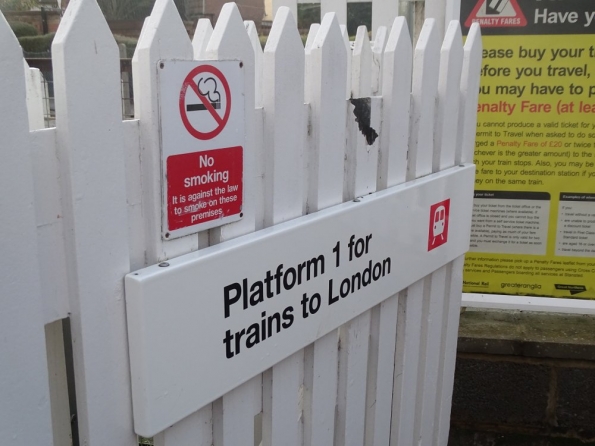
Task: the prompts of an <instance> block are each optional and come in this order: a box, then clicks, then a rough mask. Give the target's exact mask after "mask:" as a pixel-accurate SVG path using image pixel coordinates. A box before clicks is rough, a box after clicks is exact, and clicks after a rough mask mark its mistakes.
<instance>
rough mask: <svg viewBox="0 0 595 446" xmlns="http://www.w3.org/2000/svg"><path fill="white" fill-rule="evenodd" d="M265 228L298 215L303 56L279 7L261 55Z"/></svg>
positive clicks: (287, 13)
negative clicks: (262, 56) (262, 55)
mask: <svg viewBox="0 0 595 446" xmlns="http://www.w3.org/2000/svg"><path fill="white" fill-rule="evenodd" d="M263 80H264V84H265V85H266V86H267V88H266V89H265V90H264V109H265V130H264V133H265V135H266V140H265V141H266V144H265V147H266V149H265V150H266V154H265V157H264V158H265V162H266V164H265V172H266V173H265V206H264V207H265V225H266V226H271V225H273V224H276V223H280V222H282V221H287V220H290V219H292V218H295V217H298V216H300V215H302V201H303V199H302V190H303V187H304V186H303V172H302V171H301V169H296V166H301V165H302V164H303V162H304V161H303V147H304V142H303V136H304V134H303V127H304V125H303V117H304V116H303V106H302V104H303V97H304V51H303V48H302V43H301V39H300V36H299V33H298V32H297V27H296V23H295V20H294V18H293V16H292V15H291V13H290V11H289V8H281V9H280V10H279V12H278V13H277V16H276V18H275V22H274V23H273V27H272V29H271V33H270V34H269V38H268V41H267V45H266V47H265V52H264V79H263Z"/></svg>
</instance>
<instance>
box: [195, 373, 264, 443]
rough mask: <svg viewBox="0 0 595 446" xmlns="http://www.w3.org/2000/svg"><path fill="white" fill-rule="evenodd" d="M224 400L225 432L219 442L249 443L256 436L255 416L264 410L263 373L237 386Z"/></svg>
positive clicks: (223, 426)
mask: <svg viewBox="0 0 595 446" xmlns="http://www.w3.org/2000/svg"><path fill="white" fill-rule="evenodd" d="M222 400H223V401H222V409H223V417H222V423H223V424H222V430H223V432H222V443H218V444H224V445H225V446H244V445H246V444H249V443H250V442H251V439H252V438H254V417H255V416H256V415H257V414H258V413H260V412H261V411H262V375H258V376H256V377H254V378H252V379H251V380H250V381H248V382H247V383H245V384H243V385H241V386H239V387H237V388H235V389H234V390H232V391H231V392H229V393H227V394H226V395H225V396H224V397H223V399H222ZM189 444H193V443H189ZM215 444H217V443H215Z"/></svg>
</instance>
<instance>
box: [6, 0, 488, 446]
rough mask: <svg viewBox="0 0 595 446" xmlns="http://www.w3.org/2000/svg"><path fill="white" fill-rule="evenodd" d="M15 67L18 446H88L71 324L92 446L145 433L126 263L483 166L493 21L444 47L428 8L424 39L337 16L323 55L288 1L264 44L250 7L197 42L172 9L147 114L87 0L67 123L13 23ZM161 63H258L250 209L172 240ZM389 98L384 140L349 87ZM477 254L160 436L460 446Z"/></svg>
mask: <svg viewBox="0 0 595 446" xmlns="http://www.w3.org/2000/svg"><path fill="white" fill-rule="evenodd" d="M0 59H1V60H2V64H0V135H1V143H0V150H1V154H2V161H1V162H0V228H1V234H2V238H1V240H0V246H1V251H0V252H1V254H2V255H1V256H0V444H2V445H26V446H31V445H52V444H53V445H55V446H58V445H60V446H62V445H67V444H70V440H69V436H70V435H71V430H70V412H69V407H68V392H67V389H66V387H67V386H66V383H67V380H66V371H65V370H66V367H65V365H64V357H65V350H64V344H63V341H62V333H61V326H60V325H59V323H58V324H56V321H60V320H61V319H63V318H66V317H69V319H70V328H71V335H72V346H71V348H72V358H73V365H74V383H75V394H76V407H77V420H76V421H77V423H78V435H79V444H80V445H89V446H95V445H110V446H120V445H122V446H132V445H134V444H136V443H137V438H136V435H135V433H134V426H133V417H132V409H133V408H132V399H131V378H130V376H131V373H130V366H129V352H128V342H127V327H126V308H125V299H124V287H123V278H124V275H125V274H127V273H129V272H130V271H134V270H137V269H139V268H143V267H145V266H147V265H152V264H155V263H158V262H161V261H164V260H166V259H170V258H173V257H176V256H180V255H182V254H186V253H189V252H192V251H196V250H198V249H201V248H203V247H206V246H209V245H213V244H217V243H222V242H225V241H226V240H230V239H232V238H235V237H238V236H241V235H244V234H248V233H251V232H254V231H256V230H259V229H261V228H264V227H267V226H271V225H275V224H278V223H280V222H283V221H287V220H289V219H294V218H297V217H300V216H302V215H304V214H305V213H314V212H317V211H319V210H322V209H324V208H328V207H330V206H333V205H336V204H339V203H341V202H343V201H346V200H351V199H353V198H355V197H358V196H362V195H365V194H368V193H372V192H375V191H377V190H382V189H386V188H390V187H393V186H396V185H399V184H403V183H406V182H409V181H411V180H414V179H416V178H419V177H422V176H427V175H431V174H432V173H434V172H438V171H443V170H447V169H450V168H452V167H453V166H457V165H460V164H465V163H471V162H472V159H473V148H474V134H475V123H476V121H475V119H476V118H475V113H476V103H477V95H478V86H479V66H480V65H479V64H480V60H481V40H480V33H479V28H477V27H476V25H474V27H473V28H472V29H471V32H470V34H469V36H468V38H467V41H466V43H465V46H464V47H463V41H462V36H461V31H460V27H459V25H458V23H456V22H451V23H450V25H449V26H448V29H447V32H446V35H445V38H444V41H443V42H442V38H441V36H440V35H439V33H438V32H437V30H436V24H435V23H434V21H433V20H431V19H430V20H427V21H426V23H425V24H424V26H423V29H422V31H421V34H420V36H419V40H418V43H417V47H416V48H415V49H414V50H413V49H412V45H411V41H410V37H409V32H408V30H407V25H406V22H405V20H404V19H403V18H401V17H397V18H396V19H395V21H394V24H393V25H392V27H391V30H390V34H388V33H387V31H386V29H382V28H381V29H379V30H378V32H377V34H376V39H375V41H374V42H372V43H371V42H369V40H368V35H367V32H366V30H365V29H363V28H360V30H359V31H358V35H357V39H356V41H355V45H354V49H353V50H351V49H350V47H349V43H348V40H347V36H346V34H345V31H344V29H343V30H341V28H340V26H339V23H338V21H337V19H336V17H335V15H334V14H333V13H329V14H327V15H325V16H324V18H323V20H322V23H321V24H320V25H313V26H312V28H311V30H310V34H309V36H308V40H307V43H306V48H305V49H304V48H303V46H302V44H301V41H300V36H299V34H298V32H297V28H296V24H295V19H294V17H293V16H292V15H291V13H290V12H289V9H287V8H281V9H280V10H279V12H278V14H277V16H276V18H275V21H274V24H273V28H272V30H271V33H270V36H269V39H268V42H267V45H266V48H265V49H264V52H263V51H262V49H261V47H260V45H259V42H258V39H257V35H256V31H255V27H254V24H253V23H244V22H243V21H242V18H241V17H240V15H239V12H238V9H237V7H236V6H235V4H233V3H228V4H226V5H225V6H224V7H223V9H222V11H221V15H220V18H219V21H218V22H217V24H216V27H215V28H214V29H213V28H212V27H211V25H210V23H209V22H208V21H203V20H201V21H200V22H199V23H198V27H197V30H196V33H195V36H194V39H193V40H192V42H191V41H190V39H189V38H188V35H187V33H186V30H185V28H184V26H183V24H182V21H181V20H180V18H179V16H178V13H177V10H176V8H175V6H174V4H173V2H172V1H171V0H157V3H156V6H155V8H154V10H153V13H152V15H151V16H150V17H149V18H147V20H146V21H145V24H144V27H143V30H142V34H141V38H140V41H139V44H138V47H137V50H136V53H135V55H134V59H133V70H134V71H133V77H134V91H135V116H136V119H134V120H129V121H122V119H121V103H120V71H119V60H118V48H117V46H116V44H115V42H114V40H113V38H112V35H111V33H110V31H109V28H108V27H107V24H106V22H105V20H104V18H103V16H102V14H101V12H100V10H99V8H98V6H97V4H96V3H95V1H94V0H73V1H71V3H70V5H69V7H68V9H67V11H66V13H65V16H64V18H63V20H62V23H61V25H60V29H59V31H58V33H57V35H56V38H55V41H54V44H53V70H54V82H55V83H54V85H55V101H56V127H55V128H49V129H42V127H43V114H42V113H43V110H42V106H41V96H42V95H41V92H40V89H39V87H38V86H39V78H38V73H37V74H36V73H30V72H29V70H28V68H27V67H26V69H25V70H24V69H23V57H22V53H21V49H20V47H19V45H18V42H17V40H16V39H15V38H14V36H13V34H12V31H11V30H10V28H9V26H8V24H7V22H6V21H5V19H4V17H3V16H1V15H0ZM163 59H182V60H193V59H208V60H224V59H239V60H242V61H243V63H244V67H245V73H246V76H245V85H244V91H245V118H246V127H245V128H246V140H245V152H244V153H245V158H246V159H245V162H246V169H247V175H246V176H245V182H244V188H245V198H244V211H243V212H244V218H243V219H242V220H241V221H239V222H237V223H233V224H230V225H227V226H224V227H221V228H217V229H213V230H209V231H208V232H203V233H199V234H198V235H193V236H186V237H183V238H180V239H176V240H171V241H164V240H162V238H161V185H160V180H161V171H160V169H161V165H160V162H161V160H160V147H159V141H160V135H159V116H158V102H157V101H158V96H157V89H158V88H157V70H156V67H157V64H158V62H159V61H160V60H163ZM25 73H26V74H27V75H26V76H25ZM370 96H372V98H371V111H372V116H371V127H373V128H374V129H378V135H379V137H378V138H377V139H376V140H375V142H374V143H373V144H372V145H367V144H366V142H365V138H364V137H363V136H362V135H361V133H360V132H359V130H358V128H357V123H356V122H355V119H354V117H353V113H352V112H353V105H351V103H350V102H349V100H348V98H349V97H354V98H357V97H370ZM471 192H472V191H461V194H463V195H465V194H467V195H469V196H471ZM469 200H470V199H469ZM370 218H373V216H371V217H370ZM463 248H464V247H462V248H461V249H463ZM404 255H406V253H404ZM462 264H463V259H462V257H460V258H458V259H456V260H454V261H452V262H450V263H448V264H445V265H444V266H443V267H441V268H440V269H438V270H437V271H435V272H433V273H432V274H430V275H429V276H427V277H426V278H424V279H422V280H420V281H417V282H415V283H412V284H411V286H409V288H407V289H404V290H402V291H400V292H398V293H396V294H395V295H394V296H393V297H391V298H389V299H387V300H386V301H384V302H382V303H381V304H380V305H378V306H376V307H375V308H373V309H371V310H369V311H366V312H365V313H363V314H361V315H360V316H358V317H356V318H355V319H353V320H352V321H351V322H349V323H347V324H346V325H344V326H342V327H340V328H339V329H338V330H337V331H333V332H331V333H330V334H328V335H326V336H323V337H322V338H320V339H318V340H317V341H316V342H315V343H314V344H312V345H310V346H309V347H306V348H305V349H303V350H302V351H299V352H297V353H295V354H293V355H291V356H290V357H289V358H287V359H285V360H284V361H282V362H280V363H279V364H277V365H275V366H274V367H273V368H272V369H270V370H268V371H266V372H265V373H263V374H262V375H259V376H257V377H254V378H252V379H250V380H249V381H248V382H246V383H245V384H243V385H241V386H240V387H238V388H236V389H235V390H233V391H231V392H229V393H228V394H226V395H224V396H223V397H222V398H220V399H218V400H216V401H214V402H213V403H212V404H209V405H207V406H206V407H204V408H202V409H201V410H199V411H198V412H196V413H194V414H192V415H190V416H188V417H187V418H185V419H183V420H180V421H179V422H178V423H176V424H175V425H173V426H171V427H170V428H168V429H166V430H165V431H163V432H161V433H159V434H158V435H156V436H155V438H154V441H155V444H156V445H159V446H183V445H194V446H197V445H204V446H209V445H215V446H222V445H225V446H232V445H248V444H254V445H255V446H258V445H259V444H262V445H264V446H266V445H269V446H271V445H274V446H278V445H284V446H294V445H295V446H297V445H308V446H324V445H374V446H380V445H393V446H394V445H400V446H410V445H417V444H420V445H441V446H445V445H446V444H447V438H448V431H449V416H450V405H451V393H452V388H453V378H454V365H455V350H456V341H457V329H458V316H459V307H460V299H461V287H462V277H461V275H462ZM44 327H45V329H44ZM68 348H70V346H67V350H68ZM66 356H68V354H66ZM48 378H49V379H48ZM199 380H200V377H197V385H198V384H201V385H208V383H200V381H199ZM70 396H71V397H72V396H73V395H72V392H71V395H70Z"/></svg>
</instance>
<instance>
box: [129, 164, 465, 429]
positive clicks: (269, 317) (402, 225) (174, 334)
mask: <svg viewBox="0 0 595 446" xmlns="http://www.w3.org/2000/svg"><path fill="white" fill-rule="evenodd" d="M474 173H475V167H474V166H473V165H466V166H463V167H455V168H452V169H449V170H446V171H443V172H440V173H437V174H433V175H430V176H428V177H425V178H422V179H420V180H416V181H412V182H410V183H406V184H404V185H401V186H396V187H392V188H390V189H388V190H385V191H382V192H378V193H375V194H371V195H368V196H366V197H364V198H362V199H361V201H358V202H348V203H344V204H342V205H338V206H335V207H332V208H329V209H326V210H324V211H321V212H317V213H315V214H312V215H308V216H305V217H301V218H298V219H295V220H292V221H289V222H286V223H283V224H280V225H277V226H274V227H271V228H268V229H264V230H261V231H258V232H256V233H254V234H250V235H246V236H244V237H240V238H237V239H234V240H231V241H228V242H225V243H222V244H219V245H216V246H212V247H209V248H206V249H203V250H200V251H198V252H195V253H192V254H188V255H185V256H182V257H179V258H176V259H173V260H168V262H167V263H165V264H161V265H155V266H151V267H148V268H145V269H142V270H140V271H137V272H135V273H132V274H129V275H127V276H126V304H127V315H128V330H129V343H130V359H131V370H132V371H131V373H132V391H133V405H134V419H135V430H136V432H137V433H138V434H140V435H144V436H152V435H154V434H155V433H157V432H160V431H162V430H163V429H165V428H166V427H168V426H170V425H172V424H174V423H176V422H178V421H179V420H181V419H183V418H184V417H186V416H188V415H189V414H191V413H193V412H194V411H196V410H198V409H200V408H201V407H202V406H204V405H206V404H208V403H210V402H211V401H213V400H215V399H216V398H218V397H220V396H222V395H223V394H225V393H226V392H228V391H230V390H231V389H233V388H235V387H236V386H238V385H239V384H241V383H243V382H245V381H247V380H249V379H251V378H252V377H254V376H255V375H257V374H258V373H261V372H263V371H264V370H266V369H268V368H270V367H271V366H273V365H274V364H276V363H277V362H279V361H280V360H282V359H284V358H286V357H288V356H290V355H291V354H293V353H294V352H296V351H298V350H299V349H301V348H303V347H305V346H307V345H308V344H310V343H312V342H314V341H315V340H316V339H318V338H320V337H321V336H323V335H324V334H326V333H328V332H330V331H331V330H333V329H336V328H337V327H339V326H340V325H342V324H344V323H345V322H347V321H349V320H350V319H352V318H353V317H355V316H357V315H359V314H361V313H362V312H364V311H365V310H367V309H370V308H372V307H373V306H375V305H377V304H378V303H380V302H382V301H383V300H385V299H387V298H388V297H390V296H392V295H393V294H395V293H396V292H398V291H400V290H402V289H404V288H406V287H407V286H409V285H411V284H412V283H414V282H415V281H417V280H419V279H421V278H422V277H425V276H426V275H428V274H429V273H431V272H432V271H435V270H436V269H438V268H439V267H441V266H442V265H444V264H446V263H447V262H449V261H451V260H453V259H455V258H457V257H458V256H460V255H462V254H464V253H465V252H466V251H467V249H468V247H469V234H470V225H471V211H472V201H473V182H474Z"/></svg>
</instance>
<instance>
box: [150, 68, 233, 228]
mask: <svg viewBox="0 0 595 446" xmlns="http://www.w3.org/2000/svg"><path fill="white" fill-rule="evenodd" d="M158 79H159V114H160V123H161V171H162V203H163V207H162V237H163V238H164V239H166V240H170V239H173V238H176V237H181V236H184V235H188V234H192V233H196V232H198V231H203V230H205V229H209V228H213V227H216V226H221V225H223V224H226V223H231V222H233V221H236V220H239V219H240V218H241V217H242V203H243V178H244V162H243V146H244V91H243V85H244V74H243V64H242V63H241V62H239V61H180V60H163V61H160V62H159V67H158Z"/></svg>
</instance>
